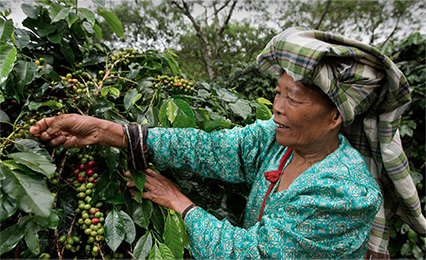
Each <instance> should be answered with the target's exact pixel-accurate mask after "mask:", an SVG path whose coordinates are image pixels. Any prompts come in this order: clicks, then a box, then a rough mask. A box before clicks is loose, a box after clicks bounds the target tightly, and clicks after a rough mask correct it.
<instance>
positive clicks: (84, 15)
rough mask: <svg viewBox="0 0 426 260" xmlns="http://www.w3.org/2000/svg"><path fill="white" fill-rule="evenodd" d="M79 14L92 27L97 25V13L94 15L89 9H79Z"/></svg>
mask: <svg viewBox="0 0 426 260" xmlns="http://www.w3.org/2000/svg"><path fill="white" fill-rule="evenodd" d="M78 12H79V13H80V16H81V17H82V18H83V19H86V20H87V21H88V22H89V23H90V24H92V25H93V24H95V22H96V17H95V13H93V12H92V11H90V10H89V9H87V8H78Z"/></svg>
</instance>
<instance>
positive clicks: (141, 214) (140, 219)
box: [132, 200, 153, 229]
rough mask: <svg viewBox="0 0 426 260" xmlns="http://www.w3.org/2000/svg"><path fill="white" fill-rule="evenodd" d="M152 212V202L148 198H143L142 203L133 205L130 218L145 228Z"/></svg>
mask: <svg viewBox="0 0 426 260" xmlns="http://www.w3.org/2000/svg"><path fill="white" fill-rule="evenodd" d="M152 212H153V206H152V202H151V201H150V200H143V201H142V204H138V206H136V207H134V209H133V212H132V219H133V221H134V222H135V224H136V225H138V226H140V227H141V228H145V229H146V228H147V227H148V224H149V221H150V219H151V216H152Z"/></svg>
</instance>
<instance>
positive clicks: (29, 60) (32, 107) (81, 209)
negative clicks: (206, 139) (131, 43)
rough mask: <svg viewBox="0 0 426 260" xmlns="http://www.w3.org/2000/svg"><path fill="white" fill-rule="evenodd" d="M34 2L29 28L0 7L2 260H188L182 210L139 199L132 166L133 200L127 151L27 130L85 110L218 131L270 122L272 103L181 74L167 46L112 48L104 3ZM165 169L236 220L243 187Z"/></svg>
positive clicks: (202, 201) (112, 24)
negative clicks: (65, 142)
mask: <svg viewBox="0 0 426 260" xmlns="http://www.w3.org/2000/svg"><path fill="white" fill-rule="evenodd" d="M36 2H37V4H36V5H30V4H27V3H24V4H22V10H23V11H24V13H25V14H26V15H27V18H26V19H25V20H24V21H23V26H24V28H15V27H14V25H13V21H12V20H10V19H8V17H7V13H2V14H0V15H1V18H0V87H1V88H0V90H1V92H0V103H1V106H2V108H1V111H0V122H1V128H0V133H1V143H0V156H1V157H0V221H1V224H0V239H1V241H0V255H1V257H2V258H31V259H33V258H39V259H48V258H58V259H63V258H102V259H122V258H127V259H130V258H133V259H144V258H148V259H158V258H164V259H183V258H191V255H190V252H189V250H188V249H187V246H188V244H189V241H188V237H187V234H186V232H185V226H184V223H183V221H182V219H181V216H180V214H178V213H176V212H174V211H172V210H168V209H166V208H163V207H160V206H158V205H156V204H153V203H151V202H150V201H147V200H143V199H142V197H141V194H142V192H143V190H142V188H141V187H143V184H144V182H145V179H144V174H143V173H142V172H140V171H133V172H132V176H133V178H134V180H135V182H136V183H137V184H138V185H137V187H139V188H141V189H139V190H135V191H134V192H133V194H134V197H133V198H132V195H131V194H130V191H129V189H128V188H127V186H126V183H127V182H128V181H129V179H128V178H126V177H124V173H125V172H126V171H128V170H129V169H128V167H127V164H126V152H125V151H122V150H121V149H118V148H112V147H101V146H95V145H91V146H87V147H83V148H78V149H69V150H66V149H63V148H62V147H61V146H58V147H50V146H48V145H47V144H45V143H43V142H40V141H39V140H38V139H37V138H35V137H33V136H31V135H30V134H29V133H28V129H29V128H30V127H31V125H33V124H35V123H36V122H37V121H38V120H40V119H42V118H44V117H50V116H55V115H60V114H64V113H78V114H82V115H90V116H95V117H98V118H102V119H106V120H111V121H114V122H117V123H121V124H129V123H132V122H133V123H134V122H137V123H139V124H143V125H147V126H149V127H193V128H199V129H203V130H205V131H212V130H215V129H220V128H231V127H234V126H236V125H245V124H248V123H251V122H254V120H256V119H269V118H270V117H271V111H270V105H271V103H270V102H269V101H268V100H267V99H264V98H258V99H257V100H248V99H246V98H245V97H244V96H243V95H240V94H238V93H237V92H235V91H234V90H229V89H226V88H223V87H220V86H218V85H216V84H209V83H205V82H198V81H194V80H189V79H186V78H185V77H184V76H183V75H182V74H181V73H180V69H179V66H178V64H177V63H176V61H175V55H174V54H173V53H172V52H170V51H165V52H159V51H156V50H135V49H130V48H128V49H123V50H112V49H110V48H109V47H108V46H107V45H105V44H104V43H102V32H103V30H112V31H113V32H114V33H115V34H117V35H118V36H122V35H123V32H122V27H121V23H120V21H119V20H118V19H117V18H116V17H115V15H114V14H113V13H111V12H109V11H107V10H103V9H99V10H97V11H90V10H88V9H85V8H78V7H77V6H75V5H74V4H73V2H74V1H50V0H45V1H36ZM102 20H105V21H106V24H108V25H109V28H102V24H105V23H102ZM152 167H153V168H154V166H152ZM154 169H155V168H154ZM162 174H164V175H166V176H167V177H169V178H170V179H172V180H173V181H174V182H175V183H176V184H177V186H178V187H180V188H181V190H182V191H183V192H185V193H186V194H188V196H190V197H191V198H192V199H193V201H194V202H196V203H197V204H198V205H201V206H204V207H205V208H208V210H209V211H210V212H211V213H213V214H215V215H216V216H218V217H227V218H228V219H230V221H231V222H233V223H234V224H239V223H240V221H241V215H242V211H243V207H244V203H241V200H245V196H246V194H247V192H248V189H247V187H245V186H243V185H240V186H235V185H232V186H231V185H230V184H226V183H222V182H219V181H213V180H207V179H202V178H200V177H197V176H196V175H194V174H192V173H188V172H182V173H177V172H171V171H170V172H162ZM236 201H238V203H235V202H236Z"/></svg>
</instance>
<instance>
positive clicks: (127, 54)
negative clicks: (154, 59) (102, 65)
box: [110, 48, 139, 65]
mask: <svg viewBox="0 0 426 260" xmlns="http://www.w3.org/2000/svg"><path fill="white" fill-rule="evenodd" d="M138 54H139V51H138V50H135V49H133V48H127V49H125V50H124V51H120V52H117V53H113V54H112V55H111V57H110V59H111V61H112V62H115V61H117V60H119V61H120V62H123V63H124V64H125V65H127V64H129V63H130V59H133V58H136V57H137V55H138Z"/></svg>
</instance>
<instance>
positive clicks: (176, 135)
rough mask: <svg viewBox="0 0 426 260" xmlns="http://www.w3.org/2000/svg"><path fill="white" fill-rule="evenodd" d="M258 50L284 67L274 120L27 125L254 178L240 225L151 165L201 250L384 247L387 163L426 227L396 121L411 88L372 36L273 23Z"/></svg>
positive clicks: (271, 253)
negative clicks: (368, 41)
mask: <svg viewBox="0 0 426 260" xmlns="http://www.w3.org/2000/svg"><path fill="white" fill-rule="evenodd" d="M258 61H259V63H260V65H261V67H262V68H263V69H268V70H272V71H274V72H276V73H278V74H280V78H279V81H278V86H277V87H276V88H275V91H276V97H275V100H274V106H273V113H274V117H273V119H271V120H269V121H257V122H256V123H254V124H253V125H249V126H247V127H244V128H233V129H230V130H228V129H227V130H220V131H216V132H212V133H205V132H203V131H199V130H196V129H164V128H152V129H149V130H148V129H147V128H146V127H141V126H138V125H136V126H135V125H123V126H121V125H118V124H115V123H113V122H109V121H104V120H100V119H96V118H91V117H84V116H78V115H63V116H59V117H53V118H47V119H43V120H41V121H39V122H38V123H37V124H36V125H35V126H33V127H32V128H31V129H30V132H31V133H32V134H37V133H41V138H42V139H43V140H45V141H50V143H51V144H52V145H58V144H63V146H64V147H65V148H71V147H81V146H84V145H89V144H99V145H109V146H116V147H127V148H128V160H129V165H130V166H131V167H133V168H139V169H146V168H147V163H148V160H150V161H152V162H153V163H154V164H155V165H156V166H157V168H159V169H160V170H164V169H167V168H176V169H185V170H189V171H193V172H196V173H198V174H200V175H202V176H205V177H209V178H218V179H222V180H225V181H229V182H247V183H249V184H250V185H251V192H250V195H249V198H248V202H247V209H246V213H245V221H244V228H239V227H235V226H232V225H231V224H230V223H229V222H228V221H227V220H218V219H216V218H215V217H214V216H212V215H211V214H209V213H207V212H206V211H205V210H204V209H202V208H200V207H197V206H195V205H194V204H193V203H192V202H191V200H190V199H189V198H187V197H186V196H185V195H183V194H182V193H181V192H180V191H179V190H178V189H177V188H176V187H175V186H174V185H173V184H172V183H171V182H170V181H169V180H167V179H166V178H164V177H163V176H161V175H159V174H157V173H156V172H154V171H152V170H149V169H146V171H145V172H146V184H145V187H144V188H145V191H144V193H143V197H144V198H145V199H150V200H152V201H154V202H156V203H158V204H160V205H162V206H165V207H168V208H171V209H174V210H176V211H177V212H180V213H181V214H182V216H183V218H184V220H185V224H186V227H187V230H188V233H189V236H190V242H191V250H192V252H193V254H194V256H195V257H196V258H203V259H204V258H205V259H207V258H209V259H210V258H214V259H217V258H286V259H287V258H298V259H299V258H321V259H322V258H333V259H334V258H345V259H355V258H357V259H361V258H364V257H365V256H366V252H367V245H370V249H371V250H372V252H373V251H374V252H378V253H382V255H380V256H381V257H386V243H383V241H382V240H378V239H377V237H380V233H379V231H381V230H380V228H381V226H382V225H379V224H378V223H380V224H383V223H384V222H383V221H380V217H382V218H384V214H385V212H381V215H380V214H379V215H378V218H377V217H376V214H377V213H378V212H379V209H380V207H381V204H382V195H381V192H380V188H379V186H378V185H377V183H376V181H375V179H374V176H375V177H378V176H380V174H381V175H382V176H388V175H389V176H390V177H391V179H392V176H398V177H400V178H399V179H397V180H398V181H399V180H402V181H403V183H402V182H399V183H396V184H394V185H395V187H396V189H392V190H396V193H397V194H404V192H405V191H404V190H398V189H399V188H400V187H404V188H403V189H406V188H407V187H408V188H411V189H412V190H411V191H410V193H411V196H409V197H408V198H407V197H404V196H402V199H401V201H402V202H404V201H405V200H406V204H405V205H408V206H405V207H404V208H405V210H406V211H409V212H410V219H409V220H410V223H411V224H412V225H413V226H414V227H416V228H417V229H418V230H420V231H422V232H424V230H425V229H426V228H425V226H426V225H425V221H424V218H423V216H422V215H421V213H419V209H418V208H416V207H418V205H415V206H411V205H413V204H412V203H413V201H416V199H417V201H418V197H417V194H414V193H415V188H414V185H413V184H412V181H411V183H410V180H411V179H410V177H409V175H408V176H407V175H404V174H400V173H401V172H404V171H407V170H408V169H407V166H406V161H404V159H405V156H404V155H403V153H402V148H401V145H400V142H399V139H398V138H399V134H398V131H397V125H398V124H397V122H398V118H399V117H400V115H401V113H402V111H403V110H404V108H405V107H406V104H408V102H409V92H408V89H407V87H408V86H407V85H406V81H405V78H404V77H403V76H402V74H401V73H400V71H399V70H398V69H397V68H396V67H395V65H394V64H393V63H391V62H390V61H389V60H388V59H387V58H386V57H385V56H383V55H382V54H381V53H379V52H378V51H377V50H376V49H374V48H372V47H370V46H366V45H364V44H362V43H360V42H356V41H352V40H348V39H346V38H343V37H341V36H336V35H333V34H328V33H323V32H319V31H310V30H307V29H303V28H290V29H288V30H286V31H284V32H283V33H281V34H279V35H277V36H276V37H275V38H274V39H273V40H272V41H271V42H270V43H269V44H268V46H267V47H266V49H265V50H264V51H263V52H262V53H261V54H260V55H259V57H258ZM58 132H60V133H61V135H56V134H55V133H58ZM342 133H344V134H342ZM352 145H353V146H355V148H356V149H355V148H354V147H353V146H352ZM357 150H358V151H357ZM372 173H373V174H372ZM378 173H380V174H378ZM388 179H389V178H388ZM389 183H392V181H389ZM407 183H408V185H407ZM401 184H402V185H401ZM133 185H134V184H132V183H129V186H133ZM410 185H412V186H410ZM413 190H414V192H413ZM405 194H406V193H405ZM413 198H414V200H413ZM408 202H409V203H408ZM409 206H410V207H409ZM375 217H376V222H375V224H374V225H375V227H376V232H374V229H373V235H374V236H372V237H371V239H370V232H371V231H372V227H373V222H374V220H375ZM377 219H379V221H377ZM377 230H378V231H377ZM369 239H370V243H369ZM383 248H384V249H383Z"/></svg>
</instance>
